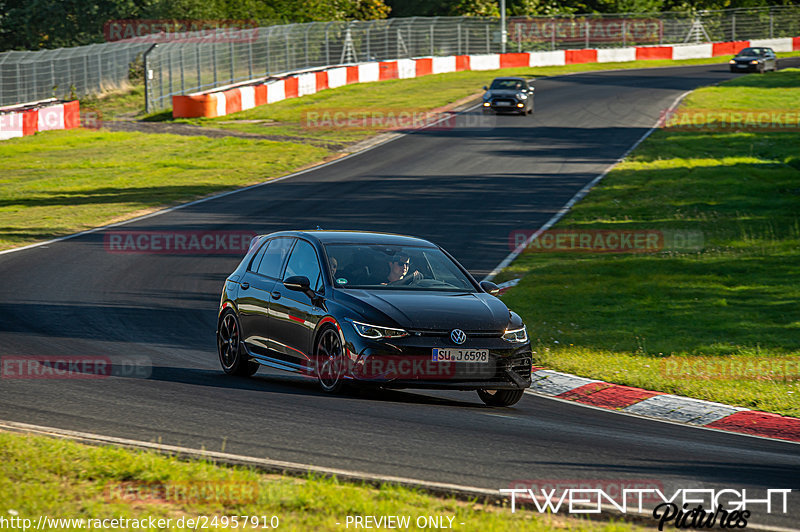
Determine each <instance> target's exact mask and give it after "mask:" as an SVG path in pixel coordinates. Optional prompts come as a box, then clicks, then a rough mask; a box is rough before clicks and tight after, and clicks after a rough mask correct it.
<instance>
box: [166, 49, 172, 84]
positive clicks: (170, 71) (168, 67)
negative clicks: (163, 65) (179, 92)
mask: <svg viewBox="0 0 800 532" xmlns="http://www.w3.org/2000/svg"><path fill="white" fill-rule="evenodd" d="M167 69H168V70H169V93H170V94H172V50H170V51H169V52H168V53H167Z"/></svg>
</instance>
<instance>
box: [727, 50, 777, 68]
mask: <svg viewBox="0 0 800 532" xmlns="http://www.w3.org/2000/svg"><path fill="white" fill-rule="evenodd" d="M728 64H729V65H730V67H731V72H760V73H761V74H763V73H764V72H766V71H767V70H772V71H773V72H774V71H776V70H778V59H777V57H776V56H775V52H774V51H773V50H772V48H766V47H760V46H759V47H749V48H744V49H742V50H741V51H740V52H739V53H738V54H736V55H735V56H734V58H733V59H731V60H730V61H728Z"/></svg>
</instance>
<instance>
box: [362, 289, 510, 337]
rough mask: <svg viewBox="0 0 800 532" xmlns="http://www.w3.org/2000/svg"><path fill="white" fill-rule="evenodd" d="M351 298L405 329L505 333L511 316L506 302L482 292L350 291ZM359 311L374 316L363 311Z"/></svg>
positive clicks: (363, 309)
mask: <svg viewBox="0 0 800 532" xmlns="http://www.w3.org/2000/svg"><path fill="white" fill-rule="evenodd" d="M347 298H348V299H350V298H352V300H356V301H358V302H359V303H361V304H362V305H364V306H369V307H371V309H372V310H374V311H377V314H379V315H380V314H383V315H385V316H386V317H387V318H389V319H390V320H392V321H393V322H394V323H395V324H397V325H398V326H400V327H402V328H404V329H437V330H451V329H463V330H467V331H502V330H504V329H505V328H506V327H507V326H508V323H509V316H510V314H509V311H508V307H506V306H505V304H504V303H503V302H502V301H500V300H499V299H497V298H496V297H494V296H492V295H489V294H486V293H482V292H475V293H470V292H433V291H430V292H423V291H410V290H348V291H347ZM354 302H355V301H354ZM362 305H358V306H362ZM359 310H360V311H361V312H364V311H367V312H365V314H366V315H369V314H373V313H372V312H369V311H368V309H365V308H363V307H362V308H361V309H359ZM376 317H377V316H376ZM372 325H387V326H390V324H388V323H373V324H372Z"/></svg>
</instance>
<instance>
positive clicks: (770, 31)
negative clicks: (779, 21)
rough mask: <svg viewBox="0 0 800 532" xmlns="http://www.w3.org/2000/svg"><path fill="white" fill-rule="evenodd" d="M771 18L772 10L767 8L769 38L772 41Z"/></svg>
mask: <svg viewBox="0 0 800 532" xmlns="http://www.w3.org/2000/svg"><path fill="white" fill-rule="evenodd" d="M772 19H773V17H772V8H771V7H770V8H769V38H770V39H772V36H773V31H772V30H773V20H772Z"/></svg>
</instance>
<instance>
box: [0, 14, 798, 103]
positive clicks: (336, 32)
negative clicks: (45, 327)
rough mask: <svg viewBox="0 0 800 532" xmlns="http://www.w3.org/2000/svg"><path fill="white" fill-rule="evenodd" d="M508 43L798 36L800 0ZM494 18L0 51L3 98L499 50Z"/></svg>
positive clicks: (513, 30) (537, 31)
mask: <svg viewBox="0 0 800 532" xmlns="http://www.w3.org/2000/svg"><path fill="white" fill-rule="evenodd" d="M507 31H508V40H507V42H506V44H505V50H506V51H509V52H516V51H519V52H527V51H538V50H563V49H580V48H616V47H625V46H642V45H659V44H680V43H697V42H722V41H736V40H751V39H766V38H778V37H796V36H800V6H775V7H771V8H752V9H730V10H724V11H705V12H698V13H694V14H687V13H658V14H630V13H628V14H611V15H576V16H571V17H512V18H509V19H508V20H507ZM503 48H504V47H503V43H502V42H501V32H500V23H499V20H498V19H493V18H478V17H430V18H422V17H412V18H398V19H386V20H375V21H366V22H361V21H351V22H313V23H307V24H289V25H282V26H269V27H263V28H248V29H242V30H238V31H233V30H220V31H212V32H196V33H173V34H166V35H165V34H155V35H149V36H145V37H142V38H138V39H131V40H127V41H119V42H112V43H105V44H96V45H90V46H81V47H77V48H69V49H59V50H47V51H40V52H6V53H2V54H0V105H9V104H15V103H21V102H27V101H34V100H39V99H43V98H49V97H53V96H55V97H64V96H66V95H69V94H74V95H77V96H83V95H87V94H93V93H99V92H102V91H104V90H107V89H110V88H114V87H119V86H123V85H124V84H126V83H128V82H129V79H130V78H129V76H130V73H131V72H136V71H137V69H139V67H140V66H141V65H139V64H138V63H137V62H138V60H140V59H143V61H144V71H143V75H144V77H145V83H146V103H147V111H148V112H153V111H159V110H163V109H168V108H170V107H171V98H172V96H174V95H177V94H187V93H191V92H198V91H203V90H209V89H213V88H218V87H223V86H226V85H230V84H235V83H239V82H243V81H247V80H251V79H257V78H265V77H270V76H277V75H280V74H283V73H286V72H296V71H301V70H306V69H314V68H319V67H323V66H328V65H337V64H348V63H356V62H365V61H383V60H392V59H401V58H411V57H424V56H449V55H471V54H486V53H498V52H501V51H502V50H503Z"/></svg>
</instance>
